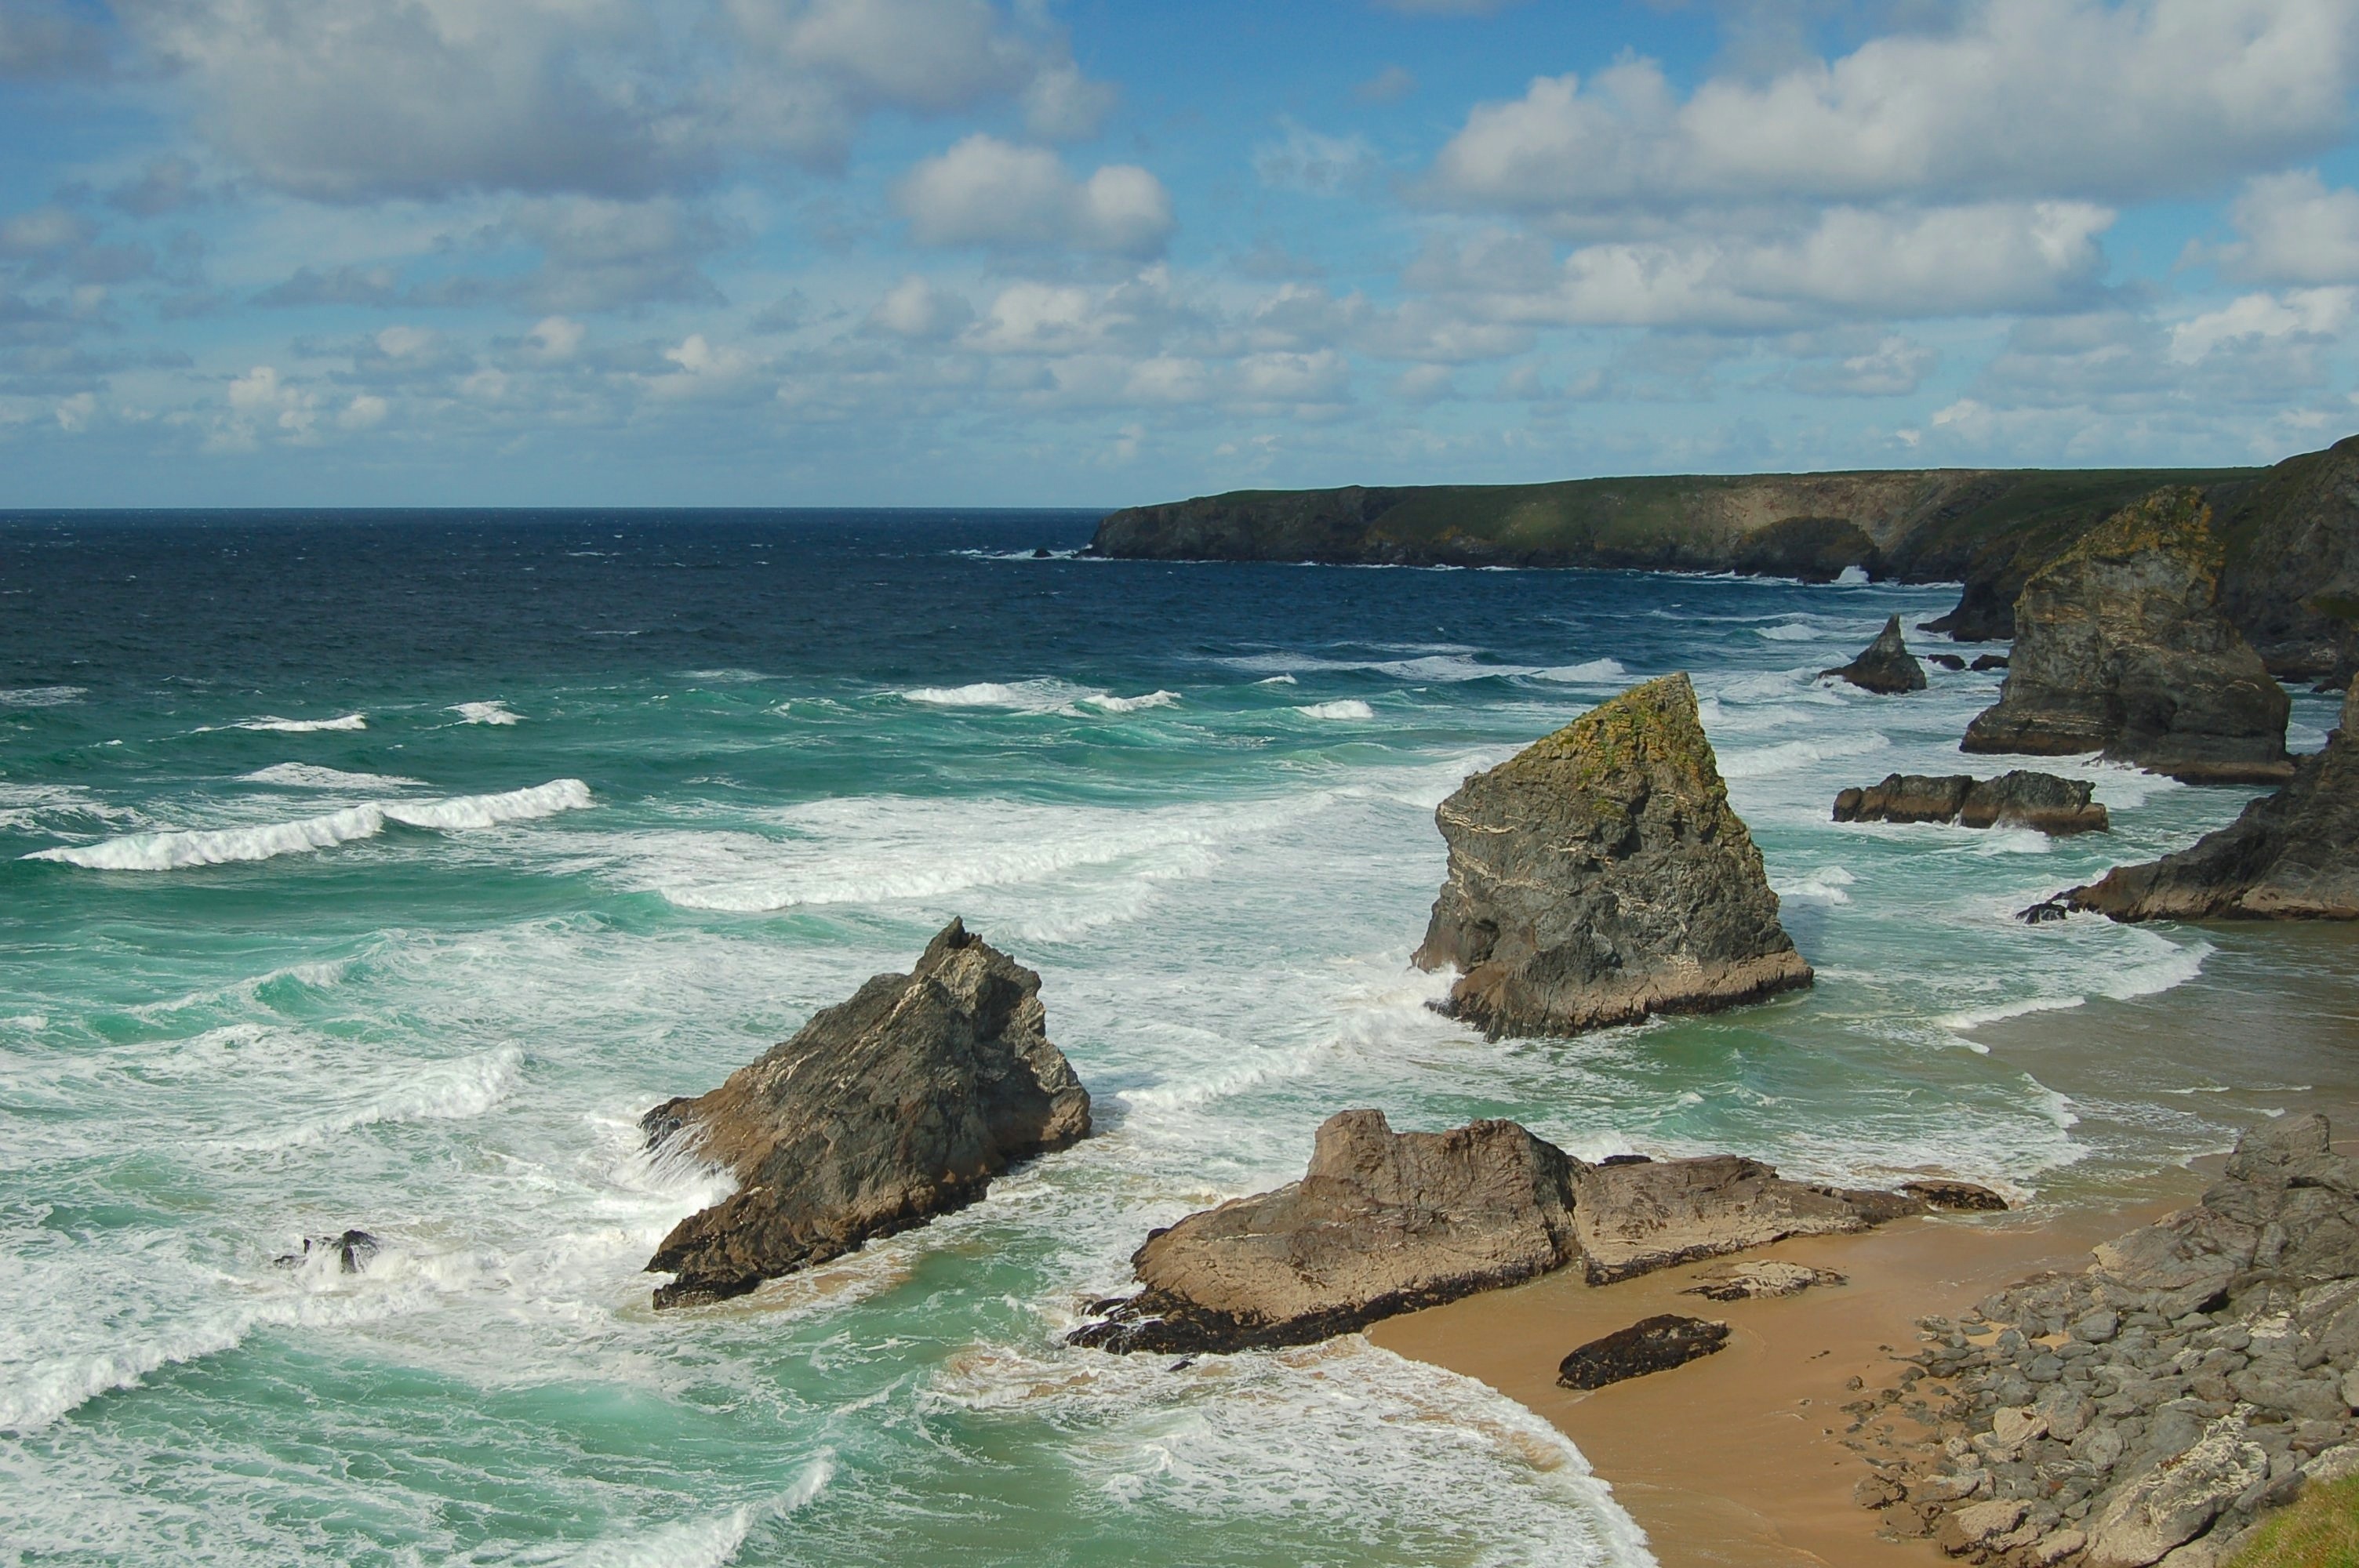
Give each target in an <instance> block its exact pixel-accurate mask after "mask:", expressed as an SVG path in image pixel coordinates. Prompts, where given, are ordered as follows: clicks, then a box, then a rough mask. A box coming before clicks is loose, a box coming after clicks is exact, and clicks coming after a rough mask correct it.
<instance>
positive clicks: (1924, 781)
mask: <svg viewBox="0 0 2359 1568" xmlns="http://www.w3.org/2000/svg"><path fill="white" fill-rule="evenodd" d="M2093 792H2094V786H2093V785H2091V784H2086V783H2083V782H2082V781H2080V780H2077V779H2061V778H2058V777H2057V776H2056V775H2055V774H2053V773H2031V772H2028V771H2027V770H2025V769H2021V768H2017V769H2016V770H2015V771H2014V772H2012V773H2001V774H2000V775H1999V776H1998V777H1996V778H1995V779H1986V780H1980V781H1978V780H1976V779H1974V778H1973V776H1972V775H1970V774H1966V773H1946V774H1940V775H1938V776H1928V775H1926V774H1923V773H1887V774H1886V775H1885V778H1884V782H1883V783H1882V784H1870V785H1868V786H1867V787H1866V788H1864V789H1847V790H1844V791H1843V792H1842V793H1841V794H1839V795H1836V796H1835V807H1834V819H1835V820H1836V821H1837V822H1903V823H1908V822H1936V823H1951V822H1955V823H1958V824H1960V825H1962V826H1963V827H1997V826H1999V825H2001V824H2005V825H2007V826H2009V827H2036V828H2038V830H2039V831H2041V832H2043V833H2049V834H2057V835H2061V834H2069V833H2102V832H2104V831H2105V830H2106V828H2107V827H2109V826H2111V818H2110V817H2109V816H2107V814H2106V811H2105V808H2104V806H2099V805H2097V804H2095V803H2094V802H2093V800H2092V799H2091V798H2090V796H2091V795H2092V794H2093Z"/></svg>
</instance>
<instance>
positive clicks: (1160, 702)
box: [1082, 691, 1180, 713]
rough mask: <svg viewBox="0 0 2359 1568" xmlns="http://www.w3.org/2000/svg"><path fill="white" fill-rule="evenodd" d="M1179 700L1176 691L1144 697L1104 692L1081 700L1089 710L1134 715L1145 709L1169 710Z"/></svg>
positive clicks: (1150, 694)
mask: <svg viewBox="0 0 2359 1568" xmlns="http://www.w3.org/2000/svg"><path fill="white" fill-rule="evenodd" d="M1179 700H1180V694H1179V693H1178V692H1176V691H1150V692H1148V693H1147V695H1146V696H1144V697H1113V696H1109V695H1108V694H1106V693H1104V692H1102V691H1101V692H1093V693H1091V694H1090V695H1089V696H1087V697H1083V698H1082V703H1083V704H1084V705H1085V706H1087V707H1090V708H1101V709H1103V710H1104V711H1105V712H1107V713H1136V712H1138V711H1139V710H1140V709H1141V708H1169V707H1170V706H1171V705H1172V704H1173V703H1175V702H1177V701H1179Z"/></svg>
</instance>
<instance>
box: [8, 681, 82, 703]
mask: <svg viewBox="0 0 2359 1568" xmlns="http://www.w3.org/2000/svg"><path fill="white" fill-rule="evenodd" d="M88 689H89V688H87V687H79V686H19V687H8V688H6V689H5V690H0V706H5V707H8V708H63V707H64V706H65V705H66V704H68V703H70V702H80V701H81V700H82V697H85V696H86V695H88Z"/></svg>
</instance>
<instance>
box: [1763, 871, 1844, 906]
mask: <svg viewBox="0 0 2359 1568" xmlns="http://www.w3.org/2000/svg"><path fill="white" fill-rule="evenodd" d="M1857 881H1859V879H1858V878H1857V877H1855V876H1853V875H1852V874H1851V873H1850V872H1849V871H1844V870H1843V868H1842V867H1841V866H1821V867H1820V868H1819V869H1818V870H1817V871H1811V872H1810V874H1809V875H1807V876H1803V877H1800V878H1798V879H1796V880H1794V881H1779V882H1775V883H1772V884H1771V885H1772V886H1773V887H1774V888H1775V889H1776V890H1777V896H1778V897H1779V898H1799V899H1806V900H1809V901H1810V902H1812V903H1850V902H1851V894H1850V893H1849V892H1845V891H1844V890H1845V889H1847V888H1849V887H1851V886H1852V885H1853V884H1854V883H1855V882H1857Z"/></svg>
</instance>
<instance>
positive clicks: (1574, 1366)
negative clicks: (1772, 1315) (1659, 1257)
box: [1556, 1313, 1728, 1390]
mask: <svg viewBox="0 0 2359 1568" xmlns="http://www.w3.org/2000/svg"><path fill="white" fill-rule="evenodd" d="M1727 1341H1728V1325H1726V1324H1724V1323H1713V1322H1710V1321H1708V1320H1706V1319H1704V1318H1700V1317H1681V1316H1680V1315H1678V1314H1676V1313H1662V1314H1658V1315H1656V1316H1654V1317H1649V1318H1643V1319H1641V1320H1640V1321H1638V1322H1636V1323H1634V1324H1632V1325H1630V1326H1629V1327H1627V1328H1620V1329H1616V1330H1614V1332H1613V1333H1612V1334H1609V1335H1606V1336H1604V1337H1603V1338H1602V1339H1593V1340H1591V1341H1590V1342H1589V1343H1588V1344H1586V1345H1583V1346H1580V1347H1578V1348H1577V1349H1575V1350H1574V1351H1573V1352H1572V1353H1571V1355H1569V1356H1567V1357H1565V1358H1564V1360H1563V1361H1562V1362H1560V1364H1559V1365H1558V1367H1557V1372H1556V1380H1557V1381H1558V1382H1560V1383H1561V1384H1563V1385H1564V1386H1565V1387H1566V1388H1568V1389H1583V1390H1587V1389H1602V1388H1603V1387H1605V1386H1606V1385H1607V1384H1608V1383H1619V1382H1623V1381H1625V1380H1626V1379H1631V1378H1643V1377H1645V1376H1646V1375H1647V1373H1649V1372H1668V1371H1669V1370H1670V1369H1671V1368H1674V1367H1684V1366H1686V1365H1687V1364H1688V1363H1689V1362H1690V1361H1694V1360H1698V1359H1700V1358H1701V1357H1706V1356H1710V1355H1712V1354H1714V1353H1715V1352H1717V1351H1718V1350H1719V1349H1720V1348H1721V1346H1723V1345H1724V1344H1726V1343H1727Z"/></svg>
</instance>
